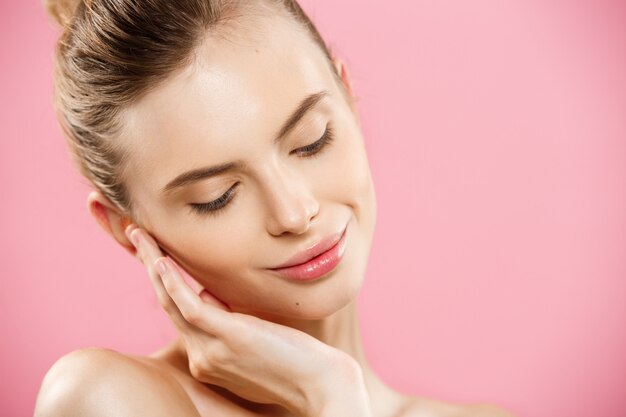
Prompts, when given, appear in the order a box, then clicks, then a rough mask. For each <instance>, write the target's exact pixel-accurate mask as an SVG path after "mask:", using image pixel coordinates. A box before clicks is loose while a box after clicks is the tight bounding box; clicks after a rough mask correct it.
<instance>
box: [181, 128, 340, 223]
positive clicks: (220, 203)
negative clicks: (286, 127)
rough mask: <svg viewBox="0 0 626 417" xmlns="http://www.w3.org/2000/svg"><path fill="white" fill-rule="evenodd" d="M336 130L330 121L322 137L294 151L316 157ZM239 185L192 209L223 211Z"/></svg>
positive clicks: (302, 155) (193, 204)
mask: <svg viewBox="0 0 626 417" xmlns="http://www.w3.org/2000/svg"><path fill="white" fill-rule="evenodd" d="M334 138H335V137H334V130H333V128H332V126H331V125H330V123H329V124H328V125H326V130H325V131H324V134H323V135H322V137H321V138H319V139H318V140H316V141H315V142H313V143H311V144H309V145H306V146H303V147H301V148H298V149H296V150H294V151H292V152H295V153H297V154H298V155H301V158H315V157H318V156H320V155H321V153H322V151H323V150H325V149H326V147H327V145H328V144H330V143H331V142H332V141H333V140H334ZM237 185H239V181H237V182H236V183H235V184H233V186H232V187H230V188H229V189H228V191H226V192H225V193H224V194H222V196H221V197H219V198H217V199H215V200H213V201H210V202H208V203H191V204H189V205H190V206H191V209H192V210H193V211H194V212H195V213H198V214H209V215H211V216H216V215H217V214H219V213H220V212H221V210H222V209H223V208H224V207H226V206H227V205H228V203H230V201H231V200H232V199H233V198H234V196H235V195H236V194H235V193H234V190H235V187H237Z"/></svg>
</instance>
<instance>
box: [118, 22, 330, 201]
mask: <svg viewBox="0 0 626 417" xmlns="http://www.w3.org/2000/svg"><path fill="white" fill-rule="evenodd" d="M232 31H238V32H237V33H235V34H234V35H233V34H232V33H231V32H232ZM244 31H245V32H244ZM332 86H333V78H332V74H331V72H330V68H329V66H328V63H327V61H326V58H325V55H324V53H323V52H322V50H321V49H320V48H319V47H318V46H317V45H315V44H314V42H313V41H312V40H311V39H310V38H309V36H308V35H306V34H305V33H304V32H302V31H301V30H300V28H299V27H297V26H295V24H294V23H292V22H291V21H289V20H287V19H285V18H280V17H274V18H264V19H260V20H258V21H256V22H253V23H249V24H248V25H246V24H245V23H241V24H238V25H237V28H236V29H235V27H233V28H228V29H227V30H225V31H221V32H220V31H219V29H218V30H217V31H216V32H215V33H208V35H207V37H206V38H205V39H204V40H203V42H202V43H201V44H200V45H199V46H198V48H197V49H196V50H195V52H194V59H193V62H192V63H191V64H190V65H188V66H186V67H184V68H182V69H181V70H180V71H178V72H177V73H175V74H172V76H171V77H169V78H168V79H167V80H165V81H164V82H163V83H161V84H160V85H159V86H158V87H156V88H155V89H153V90H151V91H150V92H149V93H148V94H146V95H145V96H144V97H142V98H141V99H140V100H139V101H138V102H136V103H134V104H132V105H131V106H130V107H129V108H128V109H127V110H126V111H125V112H124V115H123V121H122V122H123V135H122V136H123V137H122V144H123V147H124V148H126V150H127V152H128V153H129V157H130V164H129V166H128V168H127V170H126V172H125V177H126V182H127V184H128V186H129V188H130V189H135V190H136V191H138V192H139V191H140V190H139V188H144V189H145V188H146V187H148V188H150V190H147V189H145V190H144V191H146V192H151V193H154V192H158V188H159V186H160V185H163V184H164V183H165V182H167V181H168V180H169V179H171V178H172V177H174V176H176V175H177V174H178V173H180V172H181V171H182V170H183V169H189V168H197V167H201V166H206V165H213V164H217V163H222V162H227V161H230V160H233V159H240V158H241V157H242V156H243V155H245V150H246V149H251V147H253V146H254V144H255V143H256V142H259V141H261V142H263V141H265V142H267V139H270V138H273V137H274V136H275V135H276V133H277V132H276V130H277V129H278V128H279V127H280V125H282V123H283V122H284V121H285V119H286V118H287V117H288V116H289V114H290V113H291V112H292V111H293V110H294V109H295V107H296V106H297V104H299V102H300V101H301V100H302V99H303V98H304V97H305V96H306V95H308V94H311V93H314V92H317V91H320V90H322V89H329V90H331V92H332V91H334V90H333V89H332ZM139 177H141V184H133V179H136V178H139ZM132 192H134V191H132Z"/></svg>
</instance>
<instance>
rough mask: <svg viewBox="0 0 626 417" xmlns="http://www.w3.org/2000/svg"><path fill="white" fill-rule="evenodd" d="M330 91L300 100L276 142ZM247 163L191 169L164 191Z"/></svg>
mask: <svg viewBox="0 0 626 417" xmlns="http://www.w3.org/2000/svg"><path fill="white" fill-rule="evenodd" d="M328 95H329V92H328V91H327V90H322V91H319V92H317V93H313V94H309V95H308V96H306V97H305V98H304V100H302V101H301V102H300V104H299V105H298V107H297V108H296V110H295V111H294V112H293V113H292V114H291V116H289V118H287V121H285V123H284V124H283V126H282V127H281V128H280V130H279V131H278V134H277V135H276V137H275V138H274V144H276V143H279V142H280V141H281V140H282V139H283V138H284V137H285V136H286V135H287V133H289V132H290V131H291V130H292V129H293V128H294V127H296V125H297V124H298V122H300V120H301V119H302V118H303V117H304V116H305V115H306V114H307V112H308V111H309V110H311V109H312V108H313V107H315V105H316V104H317V103H318V102H319V101H320V100H321V99H322V98H324V97H326V96H328ZM245 167H246V164H245V163H243V162H241V161H236V162H227V163H225V164H219V165H214V166H209V167H203V168H197V169H193V170H191V171H187V172H183V173H182V174H180V175H178V176H177V177H176V178H174V179H173V180H172V181H170V182H168V183H167V185H166V186H165V187H163V190H162V193H164V194H168V193H171V192H172V190H174V189H175V188H179V187H182V186H184V185H188V184H190V183H192V182H196V181H200V180H202V179H205V178H209V177H214V176H216V175H219V174H223V173H225V172H229V171H232V170H235V169H244V168H245Z"/></svg>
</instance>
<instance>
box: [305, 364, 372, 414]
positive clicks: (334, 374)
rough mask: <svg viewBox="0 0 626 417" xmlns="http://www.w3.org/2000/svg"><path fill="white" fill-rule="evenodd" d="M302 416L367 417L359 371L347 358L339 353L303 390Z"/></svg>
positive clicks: (367, 402) (363, 387) (365, 401)
mask: <svg viewBox="0 0 626 417" xmlns="http://www.w3.org/2000/svg"><path fill="white" fill-rule="evenodd" d="M303 393H304V398H305V399H304V402H303V404H304V408H303V412H302V413H300V414H299V415H301V416H303V417H357V416H358V417H368V416H370V414H371V413H370V405H369V395H368V393H367V389H366V388H365V381H364V379H363V370H362V369H361V366H360V365H359V363H358V362H357V361H356V360H355V359H354V358H352V357H351V356H349V355H347V354H345V353H343V352H340V354H339V355H336V356H335V357H333V358H332V359H331V362H330V363H329V364H328V365H327V366H326V367H325V369H321V372H320V374H319V377H318V378H314V379H312V380H309V381H308V384H307V387H306V388H305V389H304V390H303Z"/></svg>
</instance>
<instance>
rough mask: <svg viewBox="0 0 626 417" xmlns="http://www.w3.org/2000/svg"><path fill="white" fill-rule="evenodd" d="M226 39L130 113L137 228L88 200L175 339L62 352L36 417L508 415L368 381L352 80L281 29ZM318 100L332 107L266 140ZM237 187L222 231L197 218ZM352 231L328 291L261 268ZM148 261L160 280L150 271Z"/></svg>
mask: <svg viewBox="0 0 626 417" xmlns="http://www.w3.org/2000/svg"><path fill="white" fill-rule="evenodd" d="M233 25H235V26H238V25H243V26H244V27H246V28H248V30H243V31H242V30H241V28H240V27H234V29H236V30H233V31H228V30H227V31H226V32H222V33H220V34H219V35H215V34H207V37H206V39H205V41H204V42H202V43H201V45H200V46H199V47H198V49H197V51H196V53H195V56H194V60H193V62H192V63H191V64H189V65H187V66H186V67H184V68H183V69H182V70H181V71H179V72H177V73H175V74H172V76H171V77H169V78H168V79H167V80H166V81H165V82H163V83H161V84H159V85H158V86H155V88H154V89H152V90H151V91H150V92H149V93H148V94H146V95H145V96H144V97H142V98H141V99H140V100H138V101H137V102H136V103H133V104H132V105H131V106H129V108H128V109H127V110H126V111H125V113H124V119H123V122H124V129H123V133H122V135H121V136H120V138H119V140H120V141H121V142H120V143H122V144H123V146H124V148H125V149H126V151H127V152H128V154H129V156H130V160H131V162H132V163H131V164H130V165H129V166H128V169H127V170H126V171H125V173H124V182H125V184H127V187H128V190H129V192H130V195H131V196H132V197H133V202H134V203H135V212H134V213H133V216H132V219H130V218H129V216H128V215H127V214H126V213H122V212H120V211H119V210H118V209H117V207H116V206H115V205H114V204H112V203H111V202H110V201H109V200H108V199H107V198H106V197H104V196H103V195H102V194H101V193H99V192H98V191H94V192H92V193H91V194H90V195H89V197H88V200H87V207H88V209H89V211H90V213H91V214H92V215H93V217H94V218H95V219H96V221H97V222H98V224H99V225H100V226H101V227H102V228H103V229H104V230H105V231H106V232H107V233H108V234H110V235H111V236H112V237H113V238H114V239H115V241H116V242H117V243H118V244H120V245H121V246H122V247H123V248H124V249H125V250H127V251H128V252H129V253H131V254H132V255H133V256H135V257H136V258H137V259H138V260H139V261H140V262H142V263H143V264H144V265H145V267H146V270H147V273H148V276H149V278H150V280H151V282H152V284H153V287H154V290H155V294H156V297H157V299H158V300H159V303H160V305H161V306H162V307H163V309H164V311H165V312H166V314H168V316H169V317H170V319H171V320H172V322H173V324H174V325H175V326H176V328H177V330H178V331H179V333H180V335H179V337H178V338H177V339H176V340H175V341H173V342H172V343H171V344H169V345H167V346H165V347H163V348H162V349H160V350H158V351H157V352H154V353H152V354H151V355H148V356H139V355H128V354H123V353H120V352H116V351H113V350H110V349H102V348H89V349H80V350H77V351H74V352H70V353H68V354H66V355H65V356H63V357H61V358H60V359H59V360H57V362H56V363H55V364H54V365H53V366H52V367H51V369H50V370H49V371H48V373H47V374H46V377H45V378H44V380H43V382H42V386H41V389H40V392H39V395H38V398H37V403H36V410H35V416H36V417H56V416H88V417H89V416H118V417H119V416H122V417H124V416H139V415H150V416H174V415H176V416H180V417H185V416H202V417H208V416H229V417H230V416H258V417H261V416H271V417H279V416H280V417H282V416H299V417H309V416H315V417H320V416H323V417H326V416H335V417H344V416H345V417H348V416H350V417H352V416H362V417H369V416H371V417H404V416H409V417H418V416H420V417H426V416H428V417H434V416H437V417H443V416H457V417H461V416H478V417H490V416H495V417H511V416H513V415H512V414H511V413H510V412H508V411H506V410H504V409H502V408H501V407H498V406H495V405H493V404H488V403H475V404H452V403H446V402H443V401H438V400H434V399H429V398H425V397H417V396H411V395H406V394H404V393H400V392H397V391H396V390H394V389H392V388H391V387H389V386H387V385H386V384H385V383H384V382H383V381H382V380H381V379H380V378H379V377H378V376H377V375H376V374H375V373H374V371H373V370H372V369H371V367H370V366H369V364H368V362H367V359H366V357H365V355H364V352H363V347H362V344H361V339H360V334H359V324H358V319H357V309H356V296H357V294H358V291H359V289H360V287H361V284H362V281H363V278H364V276H365V271H366V266H367V258H368V255H369V249H370V246H371V240H372V237H373V233H374V228H375V219H376V201H375V193H374V186H373V181H372V178H371V173H370V170H369V164H368V161H367V155H366V152H365V147H364V144H363V137H362V132H361V126H360V119H359V115H358V111H357V108H356V104H355V100H354V93H353V89H352V83H351V81H350V76H349V75H348V72H347V68H346V66H345V64H344V63H343V62H342V61H341V60H340V59H337V58H336V59H335V60H334V65H335V67H336V69H337V71H338V73H339V74H341V83H343V87H344V88H345V89H346V90H345V91H347V93H348V95H349V98H350V99H349V100H346V98H345V96H344V95H343V93H342V91H341V89H340V85H339V84H338V82H337V81H336V79H335V78H334V77H333V75H332V73H331V68H329V66H328V64H327V61H326V60H325V57H324V56H323V54H322V52H321V51H320V50H319V48H318V47H317V46H316V45H314V44H313V43H312V42H311V41H310V40H309V38H308V37H307V35H306V34H304V33H302V32H301V30H300V28H298V27H297V26H295V25H294V24H293V23H292V22H291V21H290V20H289V19H285V18H283V17H281V16H280V15H278V14H277V13H275V12H273V13H263V12H262V11H260V13H259V14H258V15H255V16H254V19H246V18H245V17H242V18H241V19H240V21H238V22H234V23H233ZM250 28H252V29H253V30H250ZM226 29H229V28H226ZM319 91H326V92H327V94H326V96H325V97H324V98H322V99H321V100H320V101H319V102H318V103H317V104H316V105H315V106H313V107H312V108H311V109H309V111H308V112H306V114H305V115H304V117H303V118H302V119H301V120H300V121H299V122H298V123H297V124H296V125H295V127H294V128H293V129H292V130H291V131H289V132H287V133H286V135H285V136H284V137H283V139H282V140H281V141H274V138H275V137H276V134H277V132H278V131H280V127H281V126H282V125H283V123H284V122H285V120H287V119H288V117H289V115H291V114H292V113H293V111H294V109H295V108H296V107H297V105H298V103H300V102H301V100H302V99H303V98H304V97H306V96H307V95H309V94H311V93H314V92H319ZM328 125H332V129H333V132H334V140H333V141H332V142H331V143H330V144H328V145H326V147H324V148H323V149H322V150H321V151H320V152H319V153H318V154H316V155H315V156H310V155H308V154H305V153H302V152H300V150H301V149H303V147H305V146H308V145H310V144H312V143H314V142H315V141H316V140H317V139H318V138H320V137H321V136H322V134H323V133H324V131H325V128H326V127H327V126H328ZM237 160H240V161H242V162H244V163H245V165H242V166H241V167H239V168H238V169H234V170H232V171H229V172H226V173H222V174H220V175H218V176H216V177H212V178H205V179H202V180H199V181H195V182H191V183H188V184H186V185H185V186H183V187H180V188H178V189H175V190H173V191H172V192H170V193H163V192H162V190H163V188H164V186H165V185H166V184H167V183H168V182H169V181H170V180H171V179H173V178H174V177H176V176H177V175H178V174H180V173H182V172H184V171H187V170H189V169H194V168H199V167H204V166H208V165H215V164H218V163H224V162H228V161H237ZM235 184H237V185H236V193H235V196H234V198H233V199H232V201H230V202H229V204H228V205H227V206H226V207H225V208H223V209H222V210H221V211H220V212H219V214H217V215H216V216H213V215H208V214H199V213H197V212H194V211H193V210H192V209H191V208H190V204H193V203H203V202H208V201H211V200H215V199H217V198H218V197H220V196H221V195H223V194H224V193H225V192H226V191H227V190H229V189H230V188H231V187H232V186H234V185H235ZM346 224H347V225H348V229H347V234H346V250H345V254H344V257H343V259H342V261H341V263H340V264H339V265H338V266H337V268H336V269H335V270H333V271H332V272H331V273H330V274H328V276H327V277H325V278H323V279H321V280H318V281H315V282H313V283H306V284H304V283H294V282H291V281H289V280H286V279H283V278H281V277H278V276H276V275H275V274H271V273H270V272H269V271H268V270H267V268H270V267H273V266H276V265H278V264H280V263H282V262H284V261H286V260H287V259H288V258H289V257H290V256H291V255H293V254H294V253H296V252H299V251H300V250H302V249H304V248H306V247H308V246H310V244H312V243H314V242H317V241H319V240H320V239H321V238H323V237H326V236H328V235H329V234H331V233H335V232H337V231H339V230H341V229H342V228H343V227H344V226H345V225H346ZM127 233H128V234H127ZM157 261H159V262H162V261H165V263H166V264H167V266H169V268H168V272H166V273H164V274H159V271H158V270H157V265H158V262H157ZM183 274H186V275H188V276H190V277H191V278H192V279H193V280H194V281H196V282H197V283H198V284H199V286H200V287H201V288H202V291H200V293H199V294H197V293H196V292H195V291H194V290H192V289H191V287H190V286H188V285H187V284H186V283H185V282H184V280H183Z"/></svg>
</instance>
